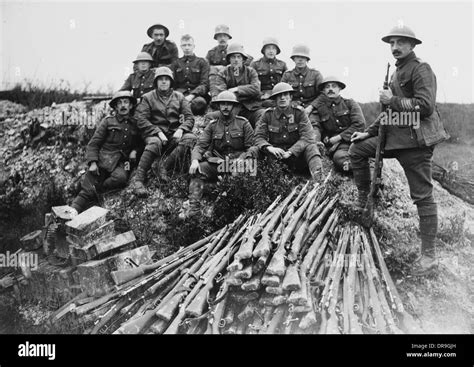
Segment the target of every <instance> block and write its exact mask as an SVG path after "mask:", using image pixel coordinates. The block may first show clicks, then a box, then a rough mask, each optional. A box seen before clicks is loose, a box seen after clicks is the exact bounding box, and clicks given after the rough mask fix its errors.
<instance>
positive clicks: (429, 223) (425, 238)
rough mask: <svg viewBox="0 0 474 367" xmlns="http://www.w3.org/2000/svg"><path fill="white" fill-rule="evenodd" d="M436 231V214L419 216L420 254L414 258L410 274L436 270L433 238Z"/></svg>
mask: <svg viewBox="0 0 474 367" xmlns="http://www.w3.org/2000/svg"><path fill="white" fill-rule="evenodd" d="M437 231H438V215H437V214H434V215H427V216H421V217H420V237H421V254H420V256H419V257H418V258H417V259H416V260H415V264H414V268H413V270H412V274H413V275H415V276H423V275H429V274H431V273H433V272H435V271H436V269H437V267H438V259H437V258H436V249H435V238H436V233H437Z"/></svg>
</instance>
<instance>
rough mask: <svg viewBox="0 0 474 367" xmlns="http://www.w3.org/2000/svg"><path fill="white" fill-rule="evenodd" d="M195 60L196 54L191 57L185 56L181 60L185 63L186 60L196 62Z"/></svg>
mask: <svg viewBox="0 0 474 367" xmlns="http://www.w3.org/2000/svg"><path fill="white" fill-rule="evenodd" d="M195 58H196V55H195V54H192V55H189V56H183V57H182V58H181V59H182V60H183V61H186V60H189V61H194V59H195Z"/></svg>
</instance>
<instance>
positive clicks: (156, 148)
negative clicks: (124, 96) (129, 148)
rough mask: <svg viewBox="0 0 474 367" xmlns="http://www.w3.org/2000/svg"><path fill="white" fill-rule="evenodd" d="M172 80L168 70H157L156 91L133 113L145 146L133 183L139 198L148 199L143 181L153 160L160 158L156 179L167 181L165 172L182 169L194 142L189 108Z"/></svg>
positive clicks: (192, 120) (194, 137)
mask: <svg viewBox="0 0 474 367" xmlns="http://www.w3.org/2000/svg"><path fill="white" fill-rule="evenodd" d="M173 81H174V78H173V73H172V71H171V70H170V69H169V68H168V67H165V66H163V67H159V68H157V69H156V72H155V81H154V86H155V89H154V90H153V91H151V92H148V93H146V94H145V95H144V96H143V98H142V101H141V102H140V104H139V105H138V107H137V110H136V112H135V118H136V119H137V126H138V129H139V130H140V134H141V136H142V138H143V139H144V140H145V144H146V146H145V151H144V152H143V155H142V157H141V159H140V162H139V163H138V168H137V171H136V174H135V177H134V180H133V181H134V182H133V186H134V191H135V194H136V195H137V196H139V197H145V196H147V191H146V189H145V186H144V181H145V178H146V175H147V172H148V170H149V169H150V167H151V165H152V164H153V162H154V161H155V159H157V158H160V164H159V166H158V172H157V173H158V176H159V179H160V180H161V181H163V182H168V181H169V176H168V173H169V172H171V171H173V170H174V169H175V168H176V169H178V170H182V169H183V167H184V162H185V158H186V153H188V152H189V151H190V149H192V148H193V147H194V144H195V143H196V136H195V135H194V134H193V133H192V130H193V126H194V116H193V114H192V112H191V106H190V104H189V102H188V101H187V100H186V98H185V97H184V95H183V94H182V93H180V92H177V91H175V90H173V88H172V87H171V86H172V83H173Z"/></svg>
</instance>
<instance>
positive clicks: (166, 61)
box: [142, 24, 178, 68]
mask: <svg viewBox="0 0 474 367" xmlns="http://www.w3.org/2000/svg"><path fill="white" fill-rule="evenodd" d="M146 34H147V35H148V37H150V38H152V39H153V41H152V42H150V43H146V44H144V45H143V48H142V51H143V52H148V53H149V54H150V55H151V57H152V58H153V65H152V66H153V67H154V68H157V67H159V66H170V65H171V63H172V62H173V61H175V60H177V59H178V47H176V44H175V43H174V42H173V41H169V40H167V38H168V36H169V35H170V31H169V30H168V28H166V27H165V26H164V25H161V24H154V25H152V26H151V27H150V28H148V30H147V31H146Z"/></svg>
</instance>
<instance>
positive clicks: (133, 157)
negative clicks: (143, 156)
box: [128, 150, 137, 164]
mask: <svg viewBox="0 0 474 367" xmlns="http://www.w3.org/2000/svg"><path fill="white" fill-rule="evenodd" d="M128 159H129V160H130V163H132V164H135V162H136V161H137V151H136V150H132V151H131V152H130V154H129V155H128Z"/></svg>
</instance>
